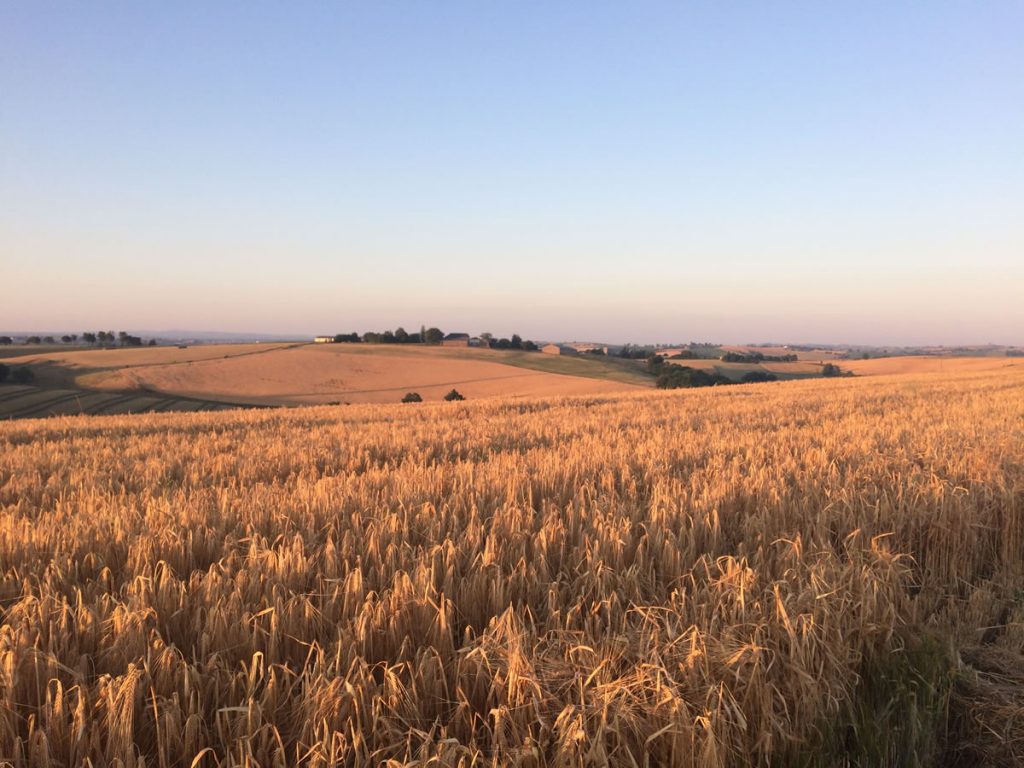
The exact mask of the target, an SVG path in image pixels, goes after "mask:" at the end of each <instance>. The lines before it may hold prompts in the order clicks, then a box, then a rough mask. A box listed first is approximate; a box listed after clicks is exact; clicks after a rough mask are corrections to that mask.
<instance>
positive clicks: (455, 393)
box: [444, 389, 466, 402]
mask: <svg viewBox="0 0 1024 768" xmlns="http://www.w3.org/2000/svg"><path fill="white" fill-rule="evenodd" d="M444 399H445V400H447V401H448V402H451V401H453V400H465V399H466V398H465V397H464V396H463V395H462V393H461V392H459V390H457V389H453V390H452V391H451V392H449V393H448V394H447V395H445V396H444Z"/></svg>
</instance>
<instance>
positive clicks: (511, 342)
mask: <svg viewBox="0 0 1024 768" xmlns="http://www.w3.org/2000/svg"><path fill="white" fill-rule="evenodd" d="M444 337H445V334H444V331H442V330H441V329H440V328H433V327H432V328H427V327H425V326H420V330H419V332H414V333H409V332H408V331H406V330H405V328H402V327H399V328H396V329H395V330H393V331H366V332H365V333H362V334H360V333H356V332H352V333H336V334H334V343H335V344H435V345H436V344H440V343H441V342H442V341H444ZM480 340H481V341H482V342H483V345H484V346H487V347H490V348H491V349H522V350H526V351H530V352H532V351H535V350H537V349H538V347H537V345H536V344H535V343H534V342H532V341H529V340H525V341H524V340H523V338H522V337H521V336H520V335H519V334H518V333H513V334H512V338H510V339H506V338H498V339H496V338H494V334H491V333H481V334H480Z"/></svg>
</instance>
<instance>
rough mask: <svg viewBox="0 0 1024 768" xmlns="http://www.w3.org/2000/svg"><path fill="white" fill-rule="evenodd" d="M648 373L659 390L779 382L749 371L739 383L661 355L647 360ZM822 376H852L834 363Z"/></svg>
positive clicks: (766, 374)
mask: <svg viewBox="0 0 1024 768" xmlns="http://www.w3.org/2000/svg"><path fill="white" fill-rule="evenodd" d="M726 362H730V361H726ZM786 362H789V361H786ZM647 371H648V372H649V373H650V374H652V375H653V376H655V377H656V381H655V386H657V387H658V388H659V389H687V388H690V387H714V386H718V385H723V386H724V385H728V384H760V383H764V382H768V381H777V380H778V378H779V377H778V376H776V375H775V374H774V373H770V372H769V371H747V372H745V373H744V374H743V375H742V376H741V377H740V378H739V380H738V381H737V380H735V379H730V378H729V377H728V376H725V375H723V374H721V373H719V372H718V371H705V370H701V369H698V368H690V367H689V366H685V365H672V364H666V363H665V359H664V358H663V357H662V356H661V355H655V354H652V355H650V356H649V357H648V358H647ZM821 375H822V376H824V377H825V378H833V377H835V376H850V375H852V374H850V373H844V372H843V370H842V369H841V368H840V367H839V366H838V365H835V364H834V363H825V364H824V365H823V366H822V367H821Z"/></svg>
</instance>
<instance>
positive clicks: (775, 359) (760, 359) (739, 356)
mask: <svg viewBox="0 0 1024 768" xmlns="http://www.w3.org/2000/svg"><path fill="white" fill-rule="evenodd" d="M720 359H721V361H722V362H723V363H795V362H796V361H797V360H798V359H799V358H798V357H797V356H796V355H794V354H789V355H765V354H762V353H761V352H726V353H725V354H724V355H722V357H721V358H720Z"/></svg>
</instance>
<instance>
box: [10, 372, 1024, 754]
mask: <svg viewBox="0 0 1024 768" xmlns="http://www.w3.org/2000/svg"><path fill="white" fill-rule="evenodd" d="M30 394H31V392H29V391H28V390H26V395H25V396H28V395H30ZM12 400H13V401H14V402H17V399H16V398H14V399H12ZM153 400H154V403H153V404H152V407H153V408H163V407H167V406H168V398H166V397H163V398H153ZM5 402H11V401H5ZM24 403H25V404H24V406H23V407H25V408H29V407H39V408H43V407H45V404H44V403H43V402H37V401H36V400H32V399H29V400H25V401H24ZM199 405H200V406H201V407H205V406H203V405H202V404H199ZM129 406H131V402H130V401H129V402H122V403H120V405H114V406H112V405H111V404H110V403H109V402H108V403H107V407H125V408H127V407H129ZM52 407H57V406H52ZM96 407H100V406H99V405H97V406H96ZM1022 445H1024V367H1020V366H1019V367H1016V368H1007V369H1005V370H999V371H987V372H963V373H957V374H954V375H946V376H939V375H935V374H921V375H917V374H914V375H907V376H905V377H903V378H898V377H887V378H851V379H839V380H824V379H816V380H804V381H792V382H785V383H781V384H769V385H752V386H744V385H738V386H734V387H724V388H711V389H703V390H686V391H672V392H664V391H640V392H631V393H625V394H610V395H601V396H587V397H560V398H549V399H532V400H522V399H494V400H489V401H479V402H473V401H465V402H453V403H445V402H437V403H421V404H418V405H415V406H403V405H398V404H395V405H354V406H339V407H334V406H311V407H308V408H301V409H265V410H248V411H242V410H234V411H230V412H223V413H175V414H160V413H157V414H142V415H135V414H133V415H130V416H96V417H76V418H62V417H55V418H52V419H46V420H33V421H19V420H8V421H3V422H0V701H2V702H3V706H0V762H4V763H5V764H10V765H12V766H19V767H25V768H27V767H28V766H42V765H50V766H56V765H61V766H71V765H95V766H99V765H120V766H125V767H127V766H132V767H133V768H141V766H143V765H145V766H185V767H186V768H188V767H189V766H192V767H193V768H200V767H201V766H218V765H219V766H235V765H238V766H242V765H245V766H293V765H294V766H298V765H301V766H316V767H317V768H320V767H321V766H362V765H390V766H399V765H424V766H425V765H439V766H440V765H444V766H448V765H451V766H464V767H465V768H470V767H471V766H505V765H511V766H531V767H532V768H541V767H543V766H558V767H559V768H561V767H563V766H566V767H568V766H591V765H593V766H599V765H609V766H615V767H616V768H617V767H618V766H630V768H634V767H635V766H645V765H646V766H686V767H687V768H689V767H693V768H696V766H713V767H717V768H726V767H729V766H764V765H773V766H798V765H799V766H839V765H861V766H867V765H871V766H889V765H892V766H896V765H920V766H928V765H936V766H938V765H966V766H972V765H979V766H980V765H1020V764H1022V763H1021V761H1022V760H1024V654H1022V652H1024V598H1022V595H1024V453H1022Z"/></svg>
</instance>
